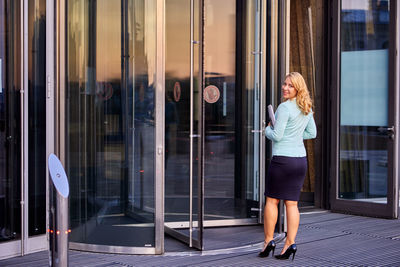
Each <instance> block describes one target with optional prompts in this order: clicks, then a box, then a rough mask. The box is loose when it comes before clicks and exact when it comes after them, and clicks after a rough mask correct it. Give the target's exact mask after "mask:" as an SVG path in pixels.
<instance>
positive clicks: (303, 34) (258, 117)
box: [0, 0, 400, 258]
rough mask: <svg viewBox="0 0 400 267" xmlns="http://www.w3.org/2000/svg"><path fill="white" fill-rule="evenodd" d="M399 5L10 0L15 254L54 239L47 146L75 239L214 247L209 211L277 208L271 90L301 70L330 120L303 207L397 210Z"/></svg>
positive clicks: (5, 190)
mask: <svg viewBox="0 0 400 267" xmlns="http://www.w3.org/2000/svg"><path fill="white" fill-rule="evenodd" d="M399 6H400V5H399V4H398V3H397V1H390V0H346V1H333V0H323V1H322V0H306V1H300V0H290V1H289V0H286V1H283V0H270V1H262V0H252V1H250V0H248V1H239V0H223V1H221V0H68V1H67V0H61V1H51V0H35V1H28V0H18V1H13V0H3V1H0V15H1V16H0V17H1V20H0V140H1V142H2V147H1V150H0V258H6V257H13V256H17V255H23V254H26V253H32V252H35V251H40V250H44V249H46V248H47V233H46V232H47V230H46V229H47V225H48V218H47V217H48V215H47V212H46V211H47V209H48V208H47V207H48V192H49V184H48V180H49V177H48V171H47V157H48V155H49V154H50V153H55V154H57V155H58V157H59V158H60V159H61V162H62V163H63V165H64V167H65V170H66V173H67V176H68V179H69V186H70V199H69V216H70V226H71V234H70V236H69V240H70V244H69V246H70V248H74V249H80V250H87V251H97V252H111V253H128V254H161V253H163V252H164V249H165V247H164V234H169V235H171V236H173V237H175V238H177V239H179V240H181V241H183V242H185V243H187V244H188V246H190V247H195V248H198V249H202V248H203V231H205V229H206V228H207V227H211V226H233V225H249V224H259V223H262V211H263V204H264V195H263V194H264V184H265V181H264V180H265V174H266V170H267V168H268V164H269V161H270V158H271V144H270V142H269V141H268V140H266V138H265V136H264V133H263V130H264V128H265V125H266V124H267V123H268V119H267V114H266V106H267V105H268V104H272V105H273V106H274V107H275V108H276V107H277V106H278V104H279V103H280V97H281V95H280V85H281V83H282V79H283V77H284V76H285V74H286V73H288V72H291V71H298V72H300V73H302V74H303V76H304V77H305V79H306V82H307V84H308V87H309V90H310V93H311V95H312V98H313V101H314V111H315V120H316V124H317V128H318V137H317V138H316V139H315V140H310V141H307V142H305V146H306V150H307V154H308V166H309V168H308V172H307V175H306V179H305V183H304V186H303V189H302V193H301V198H300V202H299V206H300V209H307V208H310V207H313V208H314V207H316V208H322V209H329V210H332V211H335V212H345V213H353V214H358V215H363V216H378V217H384V218H393V219H397V218H398V210H399V174H398V166H399V161H398V149H399V144H398V135H397V132H398V129H399V116H398V114H399V56H398V50H399V33H398V32H399V30H398V29H399V26H400V23H399V16H400V7H399ZM281 208H282V207H281ZM281 210H282V209H281ZM283 222H284V214H283V212H280V216H279V224H278V226H277V231H278V232H282V231H284V227H285V226H284V223H283Z"/></svg>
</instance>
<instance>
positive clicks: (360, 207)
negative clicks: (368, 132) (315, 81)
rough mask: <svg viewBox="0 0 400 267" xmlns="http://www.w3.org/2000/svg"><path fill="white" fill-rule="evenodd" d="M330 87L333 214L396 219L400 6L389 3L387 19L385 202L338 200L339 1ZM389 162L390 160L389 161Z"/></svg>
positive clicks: (335, 4)
mask: <svg viewBox="0 0 400 267" xmlns="http://www.w3.org/2000/svg"><path fill="white" fill-rule="evenodd" d="M331 5H332V12H333V13H332V19H333V25H332V30H333V32H332V40H334V42H333V46H332V61H333V67H332V74H331V77H332V84H331V90H330V91H331V94H332V95H331V99H332V103H333V104H332V107H333V110H334V112H332V122H331V123H332V124H331V127H332V129H333V134H332V138H331V148H332V150H331V163H330V164H331V175H330V180H331V184H332V186H331V191H330V193H331V196H330V199H331V209H332V211H336V212H349V213H352V214H357V215H365V216H374V217H376V216H377V217H384V218H398V210H399V192H398V190H399V181H398V174H399V171H398V164H399V162H398V159H399V157H398V150H399V135H398V131H399V99H398V98H399V89H400V88H399V74H398V70H399V55H398V52H397V51H398V50H399V34H398V29H399V28H400V25H399V14H400V11H399V10H400V5H399V3H398V2H397V1H390V15H389V16H390V19H389V36H391V37H392V38H390V40H389V56H388V60H389V68H388V69H389V70H390V71H389V73H388V77H389V85H388V88H389V89H388V90H389V91H388V95H389V103H388V105H389V106H388V122H389V125H393V126H394V127H395V133H396V134H395V135H394V141H393V145H392V146H391V147H388V159H389V160H388V176H387V203H386V204H379V203H371V202H363V201H355V200H347V199H339V198H338V192H339V171H338V169H339V160H338V157H339V149H340V148H339V127H340V124H339V123H340V121H339V119H340V15H341V1H332V3H331ZM390 159H391V160H390Z"/></svg>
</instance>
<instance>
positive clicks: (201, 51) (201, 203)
mask: <svg viewBox="0 0 400 267" xmlns="http://www.w3.org/2000/svg"><path fill="white" fill-rule="evenodd" d="M204 9H205V7H204V0H199V26H198V27H199V41H198V43H199V73H200V77H199V94H200V96H199V100H198V101H199V104H200V105H199V109H200V114H201V115H200V119H199V121H200V125H199V126H200V127H199V133H200V140H199V142H198V144H199V148H200V149H199V151H198V153H200V157H199V159H200V165H199V166H200V168H199V175H198V179H197V180H198V181H197V183H198V188H199V189H198V211H197V212H198V228H199V235H198V241H199V242H198V243H199V246H200V247H199V249H201V250H203V249H204V246H203V226H204V223H203V221H204V163H205V156H204V148H205V136H206V134H205V102H204V100H203V88H205V72H204V69H205V67H204V19H205V15H204V13H205V10H204Z"/></svg>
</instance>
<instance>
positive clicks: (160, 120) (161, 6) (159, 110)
mask: <svg viewBox="0 0 400 267" xmlns="http://www.w3.org/2000/svg"><path fill="white" fill-rule="evenodd" d="M156 13H157V16H156V18H157V19H156V28H157V29H156V40H157V41H156V51H157V52H156V55H157V56H156V94H155V97H156V99H155V102H156V105H155V118H156V130H155V131H156V132H155V134H156V138H155V145H156V147H155V149H156V153H155V157H156V160H155V170H156V176H155V190H154V198H155V203H156V204H155V208H156V210H155V220H156V221H155V253H156V254H161V253H164V187H165V175H164V157H165V153H164V151H165V145H164V141H165V135H164V134H165V133H164V129H165V128H164V126H165V121H164V120H165V116H164V115H165V113H164V110H165V98H164V95H165V1H164V0H157V4H156Z"/></svg>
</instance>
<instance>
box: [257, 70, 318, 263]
mask: <svg viewBox="0 0 400 267" xmlns="http://www.w3.org/2000/svg"><path fill="white" fill-rule="evenodd" d="M282 96H283V103H281V104H280V105H279V106H278V109H277V110H276V114H275V115H276V120H275V124H274V127H271V124H270V123H269V124H268V127H267V128H266V129H265V135H266V136H267V138H268V139H270V140H271V141H272V160H271V164H270V167H269V169H268V173H267V179H266V191H265V196H266V204H265V209H264V235H265V240H264V248H263V250H262V251H261V252H260V253H259V256H260V257H268V255H269V253H270V252H271V251H272V253H274V251H275V242H274V240H273V238H274V230H275V224H276V220H277V218H278V204H279V200H280V199H282V200H284V202H285V206H286V214H287V236H286V242H285V245H284V246H283V249H282V252H281V254H280V255H277V256H275V257H276V258H277V259H288V258H289V257H290V256H291V255H292V254H293V257H292V260H293V259H294V256H295V254H296V251H297V247H296V244H295V238H296V235H297V230H298V228H299V221H300V214H299V209H298V207H297V203H298V201H299V197H300V190H301V188H302V186H303V182H304V178H305V175H306V171H307V157H306V150H305V148H304V144H303V139H312V138H315V137H316V135H317V129H316V126H315V121H314V117H313V111H312V101H311V98H310V94H309V92H308V89H307V85H306V83H305V81H304V78H303V76H301V74H300V73H298V72H291V73H289V74H288V75H286V77H285V81H284V83H283V84H282Z"/></svg>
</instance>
